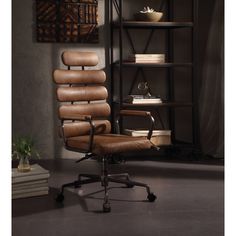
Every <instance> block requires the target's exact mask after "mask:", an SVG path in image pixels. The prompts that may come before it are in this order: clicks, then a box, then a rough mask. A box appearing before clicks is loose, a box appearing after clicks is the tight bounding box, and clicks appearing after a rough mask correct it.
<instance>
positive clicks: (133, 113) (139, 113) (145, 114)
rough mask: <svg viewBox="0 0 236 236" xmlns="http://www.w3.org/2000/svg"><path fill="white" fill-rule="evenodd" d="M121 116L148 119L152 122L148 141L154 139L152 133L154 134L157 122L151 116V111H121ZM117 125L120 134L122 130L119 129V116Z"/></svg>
mask: <svg viewBox="0 0 236 236" xmlns="http://www.w3.org/2000/svg"><path fill="white" fill-rule="evenodd" d="M119 115H121V116H139V117H148V118H149V120H150V127H149V132H148V135H147V139H149V140H150V139H151V137H152V133H153V129H154V124H155V120H154V118H153V116H152V115H151V112H149V111H139V110H121V111H120V113H119ZM116 124H117V129H118V132H120V128H119V116H118V118H117V119H116Z"/></svg>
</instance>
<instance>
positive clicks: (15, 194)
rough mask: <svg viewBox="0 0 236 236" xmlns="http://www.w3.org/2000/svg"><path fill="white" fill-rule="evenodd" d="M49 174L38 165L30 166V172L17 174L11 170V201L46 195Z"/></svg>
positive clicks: (15, 170) (15, 169)
mask: <svg viewBox="0 0 236 236" xmlns="http://www.w3.org/2000/svg"><path fill="white" fill-rule="evenodd" d="M49 176H50V174H49V171H48V170H45V169H44V168H42V167H41V166H40V165H38V164H34V165H31V171H29V172H19V171H18V169H17V168H13V169H12V199H17V198H25V197H34V196H41V195H46V194H48V190H49V187H48V178H49Z"/></svg>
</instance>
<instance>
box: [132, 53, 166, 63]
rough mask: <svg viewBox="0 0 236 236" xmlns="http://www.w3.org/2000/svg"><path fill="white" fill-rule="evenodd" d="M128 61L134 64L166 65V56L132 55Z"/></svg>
mask: <svg viewBox="0 0 236 236" xmlns="http://www.w3.org/2000/svg"><path fill="white" fill-rule="evenodd" d="M128 61H129V62H134V63H165V54H131V55H130V56H129V57H128Z"/></svg>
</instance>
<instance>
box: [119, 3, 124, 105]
mask: <svg viewBox="0 0 236 236" xmlns="http://www.w3.org/2000/svg"><path fill="white" fill-rule="evenodd" d="M119 7H120V9H119V49H120V52H119V84H120V88H119V89H120V91H119V92H120V94H119V95H120V104H122V102H123V61H122V60H123V19H122V13H123V0H119Z"/></svg>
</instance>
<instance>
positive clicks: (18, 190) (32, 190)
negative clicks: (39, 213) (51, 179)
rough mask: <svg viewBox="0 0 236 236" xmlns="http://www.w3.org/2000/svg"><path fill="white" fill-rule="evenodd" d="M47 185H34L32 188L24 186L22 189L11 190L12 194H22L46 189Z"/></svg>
mask: <svg viewBox="0 0 236 236" xmlns="http://www.w3.org/2000/svg"><path fill="white" fill-rule="evenodd" d="M48 189H49V188H48V186H43V187H34V188H24V189H17V190H12V194H13V195H14V194H16V195H17V194H21V193H22V194H23V193H33V192H39V191H48Z"/></svg>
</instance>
